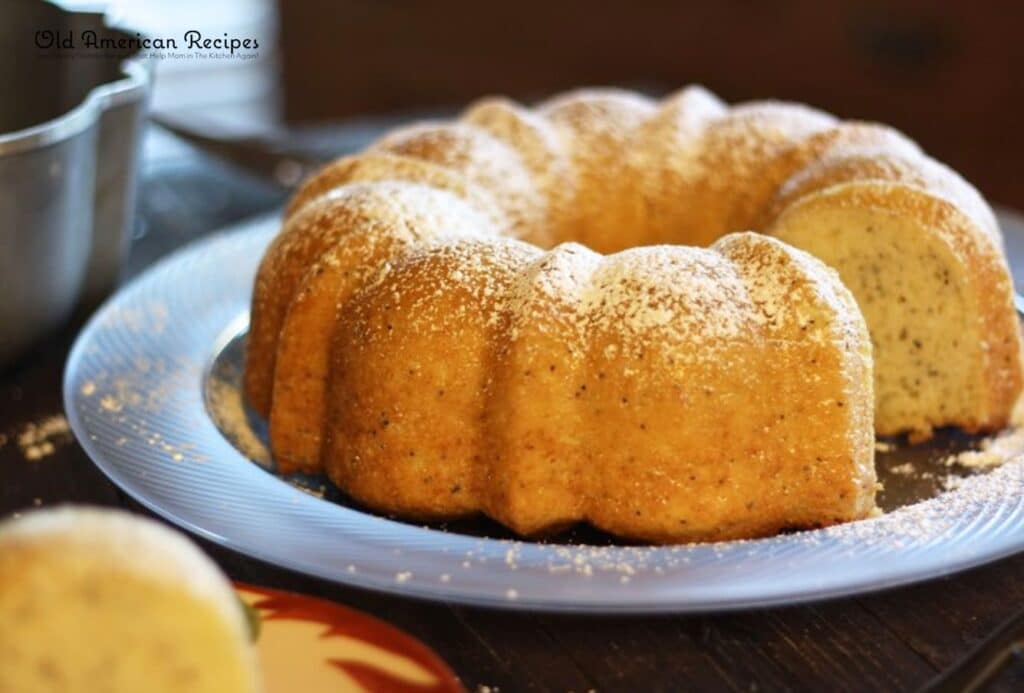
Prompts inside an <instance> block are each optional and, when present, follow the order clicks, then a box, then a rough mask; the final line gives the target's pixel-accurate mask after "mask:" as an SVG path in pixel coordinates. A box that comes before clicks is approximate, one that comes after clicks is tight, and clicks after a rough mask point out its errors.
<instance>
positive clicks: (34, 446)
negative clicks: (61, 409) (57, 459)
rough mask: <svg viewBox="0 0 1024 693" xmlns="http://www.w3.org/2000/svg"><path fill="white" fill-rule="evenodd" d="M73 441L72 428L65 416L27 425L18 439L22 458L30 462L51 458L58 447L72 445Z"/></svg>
mask: <svg viewBox="0 0 1024 693" xmlns="http://www.w3.org/2000/svg"><path fill="white" fill-rule="evenodd" d="M71 440H72V437H71V427H70V426H69V425H68V420H67V419H66V418H64V415H63V414H55V415H53V416H47V417H46V418H44V419H41V420H39V421H34V422H30V423H27V424H25V426H23V427H22V429H21V431H20V432H19V433H18V438H17V441H18V447H19V448H20V449H21V454H22V456H23V457H24V458H25V459H26V460H29V461H30V462H35V461H36V460H41V459H43V458H44V457H49V456H50V455H52V454H53V453H54V452H56V451H57V446H58V445H63V444H67V443H70V442H71Z"/></svg>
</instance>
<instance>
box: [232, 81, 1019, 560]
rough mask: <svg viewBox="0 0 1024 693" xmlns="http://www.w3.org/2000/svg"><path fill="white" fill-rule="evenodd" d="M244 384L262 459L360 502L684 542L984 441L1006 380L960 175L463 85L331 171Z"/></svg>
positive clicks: (299, 220)
mask: <svg viewBox="0 0 1024 693" xmlns="http://www.w3.org/2000/svg"><path fill="white" fill-rule="evenodd" d="M751 230H753V231H755V232H760V233H750V231H751ZM244 381H245V382H244V384H245V392H246V396H247V398H248V400H249V402H250V403H251V404H252V405H253V406H254V408H255V409H256V410H257V411H258V412H259V413H261V414H262V415H264V416H266V417H267V418H268V419H269V428H270V442H271V447H272V453H273V456H274V458H275V461H276V463H277V465H278V468H279V469H280V470H281V471H285V472H287V471H297V470H298V471H306V472H314V473H316V472H323V471H325V472H326V473H327V474H328V475H329V476H330V478H331V479H332V480H333V481H334V483H335V484H337V485H338V486H339V487H341V488H342V489H343V490H344V491H346V492H347V493H349V494H350V495H352V496H354V497H355V498H357V499H358V500H360V501H362V502H363V503H365V504H366V505H368V506H369V507H371V508H373V509H376V510H378V511H384V512H387V513H392V514H395V515H398V516H401V517H407V518H412V519H438V518H453V517H459V516H463V515H470V514H474V513H485V514H487V515H489V516H491V517H493V518H495V519H497V520H499V521H500V522H502V523H504V524H506V525H508V526H509V527H511V528H513V529H514V530H516V531H517V532H519V533H521V534H525V535H534V534H540V533H545V532H551V531H554V530H557V529H558V528H560V527H564V526H565V525H567V524H571V523H574V522H578V521H588V522H590V523H592V524H594V525H596V526H598V527H601V528H603V529H605V530H607V531H609V532H612V533H615V534H619V535H622V536H626V537H629V538H634V539H644V540H650V541H658V542H683V541H708V540H719V539H734V538H743V537H755V536H763V535H768V534H772V533H775V532H777V531H780V530H782V529H786V528H794V527H816V526H822V525H831V524H835V523H839V522H843V521H846V520H852V519H858V518H863V517H867V516H869V515H871V514H872V513H873V512H874V508H875V503H874V495H875V493H876V484H875V471H874V451H875V448H874V435H875V433H879V434H884V435H888V434H900V433H908V434H910V436H911V437H912V438H913V439H915V440H916V439H921V438H926V437H928V436H929V435H931V431H932V430H933V429H935V428H938V427H943V426H958V427H961V428H963V429H966V430H969V431H975V432H985V431H996V430H999V429H1000V428H1002V427H1003V426H1005V425H1006V424H1007V422H1008V420H1009V417H1010V412H1011V410H1012V408H1013V406H1014V403H1015V402H1016V401H1017V399H1018V398H1019V395H1020V391H1021V387H1022V368H1021V340H1020V334H1019V329H1018V325H1017V321H1016V316H1015V313H1014V309H1013V305H1012V285H1011V282H1010V275H1009V270H1008V268H1007V264H1006V259H1005V256H1004V253H1003V243H1002V239H1001V236H1000V233H999V229H998V225H997V223H996V220H995V216H994V215H993V214H992V211H991V209H990V208H989V206H988V205H987V204H986V203H985V201H984V200H983V198H982V197H981V196H980V195H979V194H978V192H977V191H976V190H975V189H974V188H973V187H972V186H971V185H970V184H969V183H967V182H966V181H965V180H963V178H961V177H960V176H959V175H957V174H956V173H955V172H954V171H952V170H951V169H949V168H948V167H946V166H943V165H942V164H940V163H938V162H936V161H934V160H932V159H930V158H929V157H928V156H927V155H925V154H924V153H922V152H921V150H920V148H919V147H918V146H917V145H916V144H914V143H913V142H912V141H911V140H909V139H908V138H907V137H906V136H904V135H902V134H900V133H899V132H896V131H895V130H893V129H892V128H889V127H886V126H884V125H879V124H873V123H859V122H844V121H840V120H838V119H836V118H835V117H834V116H831V115H829V114H827V113H823V112H821V111H819V110H816V109H813V108H810V107H807V106H804V105H800V104H787V103H780V102H753V103H746V104H739V105H736V106H729V105H727V104H725V103H723V102H722V101H720V100H719V99H718V98H717V97H715V96H714V95H713V94H711V93H710V92H708V91H707V90H705V89H702V88H700V87H688V88H686V89H683V90H681V91H680V92H678V93H676V94H673V95H670V96H668V97H667V98H664V99H661V100H654V99H650V98H647V97H645V96H642V95H639V94H635V93H631V92H626V91H621V90H614V89H604V90H580V91H574V92H570V93H567V94H562V95H559V96H556V97H555V98H552V99H550V100H548V101H546V102H544V103H541V104H539V105H538V106H537V107H536V108H533V109H529V108H524V107H522V106H520V105H518V104H515V103H513V102H511V101H509V100H507V99H502V98H489V99H484V100H482V101H480V102H477V103H476V104H473V105H472V106H471V107H470V108H468V109H467V111H466V112H465V113H464V114H463V116H462V117H460V118H459V119H457V120H455V121H452V122H430V123H420V124H416V125H412V126H408V127H404V128H400V129H398V130H396V131H394V132H391V133H388V134H387V135H385V136H384V137H382V138H381V139H380V140H378V141H377V142H375V143H373V144H372V145H371V146H370V147H369V148H368V149H367V150H366V151H364V152H362V153H359V154H355V155H353V156H349V157H345V158H343V159H341V160H339V161H337V162H335V163H333V164H331V165H329V166H327V167H326V168H324V169H323V170H322V171H321V172H320V173H318V174H316V175H315V176H313V177H312V178H311V179H310V180H309V181H307V182H306V183H305V185H304V186H303V187H302V188H301V189H300V191H299V192H298V193H297V194H296V195H295V197H294V198H293V200H292V202H291V203H290V205H289V208H288V211H287V213H286V217H285V221H284V225H283V228H282V231H281V233H280V235H279V236H278V237H277V238H276V240H275V241H274V242H273V243H272V244H271V246H270V248H269V249H268V250H267V252H266V254H265V256H264V258H263V260H262V262H261V265H260V268H259V271H258V273H257V277H256V282H255V286H254V294H253V301H252V322H251V329H250V332H249V341H248V352H247V356H246V366H245V374H244Z"/></svg>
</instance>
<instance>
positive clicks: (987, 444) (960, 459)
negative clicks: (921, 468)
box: [944, 427, 1024, 470]
mask: <svg viewBox="0 0 1024 693" xmlns="http://www.w3.org/2000/svg"><path fill="white" fill-rule="evenodd" d="M1021 454H1024V427H1019V428H1014V429H1011V430H1009V431H1006V432H1004V433H1001V434H999V435H996V436H990V437H988V438H985V439H984V440H983V441H981V448H980V449H979V450H966V451H964V452H959V453H956V454H954V455H950V456H949V457H947V458H946V459H945V460H944V463H945V465H946V466H947V467H952V466H953V465H958V466H960V467H966V468H967V469H978V470H981V469H991V468H992V467H998V466H1000V465H1001V464H1003V463H1004V462H1006V461H1007V460H1010V459H1013V458H1015V457H1018V456H1020V455H1021Z"/></svg>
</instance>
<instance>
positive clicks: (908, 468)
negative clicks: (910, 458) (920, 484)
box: [889, 462, 917, 476]
mask: <svg viewBox="0 0 1024 693" xmlns="http://www.w3.org/2000/svg"><path fill="white" fill-rule="evenodd" d="M889 471H890V472H892V473H893V474H899V475H900V476H912V475H913V474H914V472H916V471H917V467H915V466H914V463H913V462H904V463H903V464H897V465H895V466H893V467H890V468H889Z"/></svg>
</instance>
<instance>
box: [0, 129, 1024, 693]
mask: <svg viewBox="0 0 1024 693" xmlns="http://www.w3.org/2000/svg"><path fill="white" fill-rule="evenodd" d="M150 144H151V146H150V149H149V152H150V153H149V155H148V157H147V162H146V166H145V182H144V189H143V195H142V214H141V218H140V228H139V233H140V238H138V240H137V241H136V243H135V245H134V249H133V255H132V262H131V270H130V271H131V273H137V272H139V271H140V270H142V269H143V268H144V267H145V266H147V265H148V264H150V263H151V262H152V261H153V260H154V259H155V258H157V257H159V256H160V255H162V254H164V253H166V252H168V251H170V250H172V249H173V248H175V247H178V246H180V245H182V244H184V243H186V242H188V241H190V240H192V239H194V238H195V237H197V236H199V235H202V234H203V233H206V232H208V231H210V230H213V229H215V228H218V227H220V226H222V225H224V224H227V223H231V222H235V221H238V220H240V219H242V218H244V217H246V216H248V215H250V214H252V213H255V212H259V211H265V210H267V209H270V208H272V207H274V206H276V205H278V204H280V202H281V200H282V199H283V198H282V194H281V193H280V192H279V191H276V190H274V189H273V188H268V187H265V186H261V185H260V184H258V183H256V182H255V181H252V180H249V179H246V178H245V177H244V176H240V175H238V174H237V173H235V172H231V171H228V170H227V169H225V168H222V167H219V166H217V165H215V164H214V163H213V162H210V161H209V160H206V159H204V158H202V157H200V156H198V155H196V154H195V153H193V152H190V151H189V150H187V149H185V148H183V147H180V146H172V147H169V148H165V149H160V147H154V146H152V142H151V143H150ZM154 152H156V153H154ZM160 152H163V153H160ZM168 152H170V153H168ZM83 314H84V311H83ZM80 322H81V317H79V320H78V321H77V323H76V324H73V325H70V326H69V327H68V328H66V329H65V330H64V331H63V332H62V333H60V334H56V335H53V336H52V337H51V338H50V339H48V340H46V341H45V342H44V343H42V344H40V345H39V346H38V347H37V348H36V349H35V350H34V351H33V352H32V353H30V354H28V355H26V357H25V358H23V359H22V360H21V361H20V362H19V363H17V364H16V365H15V366H13V367H11V368H9V369H7V370H6V371H4V372H3V373H0V434H3V436H4V437H3V438H2V439H0V440H4V441H5V442H4V443H3V445H0V513H2V514H4V515H6V514H9V513H13V512H23V511H25V510H27V509H30V508H32V507H34V506H37V505H52V504H56V503H62V502H88V503H94V504H100V505H109V506H127V507H132V508H133V509H135V510H138V508H136V507H135V506H133V505H132V504H131V503H130V502H129V501H128V500H127V499H126V498H124V497H122V496H121V494H120V493H119V492H118V491H117V490H116V489H115V488H114V487H113V486H112V485H111V484H110V483H109V482H108V481H107V480H106V479H105V478H104V477H103V476H102V475H101V474H100V472H99V471H97V469H96V468H95V467H94V466H93V465H92V463H91V462H90V461H89V459H88V458H87V457H86V456H85V454H84V453H83V452H82V450H81V448H80V447H79V446H78V445H77V444H75V443H74V442H73V441H71V440H70V439H68V440H57V441H56V443H57V445H56V448H55V450H54V452H53V454H50V455H48V456H44V457H42V458H40V459H37V460H34V461H32V460H28V459H26V456H25V454H24V450H23V448H22V446H21V445H20V444H19V442H18V434H19V433H20V432H23V431H24V429H25V427H26V426H27V425H28V424H29V423H31V422H37V421H39V420H41V419H44V418H46V417H48V416H51V415H56V414H59V413H60V412H61V411H62V406H61V401H60V381H61V375H62V371H63V366H64V359H65V357H66V354H67V351H68V349H69V347H70V344H71V341H72V340H73V338H74V335H75V333H76V331H77V327H78V326H79V325H80ZM204 548H205V549H206V550H207V551H208V552H209V553H210V554H211V555H212V556H213V557H214V558H215V559H216V560H217V561H218V562H219V563H220V564H221V566H223V568H224V569H225V570H226V571H227V572H228V574H229V575H231V576H232V577H233V578H236V579H241V580H244V581H246V582H251V583H255V584H262V585H267V586H271V587H278V588H285V589H290V590H297V591H301V592H305V593H308V594H313V595H317V596H322V597H327V598H330V599H334V600H337V601H339V602H342V603H344V604H347V605H350V606H353V607H356V608H359V609H362V610H364V611H367V612H369V613H371V614H374V615H376V616H379V617H381V618H384V619H386V620H388V621H390V622H392V623H394V624H395V625H397V626H399V627H401V628H404V629H406V630H407V631H409V632H410V633H412V634H414V635H416V636H418V637H419V638H421V639H422V640H424V641H425V642H426V643H428V644H429V645H431V646H432V647H433V648H435V649H436V650H437V651H438V652H439V653H440V654H441V656H442V657H444V658H445V659H447V660H448V662H449V663H450V664H451V666H452V668H453V669H454V670H455V671H456V672H457V673H458V674H459V675H460V676H461V678H462V680H463V682H464V683H465V685H466V687H467V688H468V689H469V690H471V691H472V690H477V689H480V690H486V688H485V687H489V688H490V690H492V691H493V690H496V689H498V690H500V691H503V692H509V691H587V690H598V691H661V690H665V691H677V690H710V691H716V690H726V691H774V690H822V691H826V690H827V691H870V690H880V691H890V690H892V691H903V690H914V689H916V688H918V687H920V686H921V685H923V684H924V683H926V682H927V681H929V680H930V679H931V678H932V677H933V676H935V675H936V673H937V672H939V671H941V670H942V669H944V668H946V667H948V666H950V665H951V664H953V663H954V662H955V661H956V660H958V658H960V657H962V656H963V655H964V654H965V653H966V652H967V651H968V650H969V649H970V648H971V646H972V645H973V644H974V643H976V642H978V641H979V640H980V639H981V638H983V637H984V636H985V635H986V634H988V633H989V632H991V631H992V630H993V629H995V628H996V627H997V626H998V625H999V624H1000V623H1001V622H1003V621H1004V620H1005V619H1006V618H1007V617H1009V616H1010V615H1012V614H1014V613H1015V612H1017V611H1018V610H1019V609H1021V608H1022V607H1024V555H1021V556H1017V557H1013V558H1009V559H1006V560H1003V561H1000V562H998V563H995V564H992V565H989V566H986V567H982V568H978V569H975V570H972V571H970V572H967V573H963V574H960V575H957V576H953V577H948V578H944V579H940V580H935V581H933V582H930V583H927V584H922V585H918V586H914V587H908V588H903V589H899V590H894V591H891V592H886V593H882V594H877V595H873V596H868V597H860V598H853V599H844V600H839V601H832V602H828V603H822V604H816V605H812V606H803V607H795V608H786V609H772V610H768V611H752V612H742V613H733V614H724V615H714V616H700V617H685V618H682V617H674V616H662V617H642V618H640V617H616V618H604V617H569V616H540V615H533V614H516V613H502V612H492V611H485V610H479V609H472V608H464V607H456V606H449V605H445V604H432V603H424V602H418V601H413V600H403V599H401V598H395V597H390V596H381V595H378V594H373V593H368V592H363V591H357V590H353V589H349V588H345V587H341V586H338V585H334V584H331V583H328V582H324V581H320V580H316V579H313V578H309V577H305V576H302V575H298V574H295V573H292V572H289V571H285V570H282V569H279V568H275V567H272V566H269V565H265V564H262V563H259V562H257V561H254V560H252V559H249V558H246V557H244V556H239V555H236V554H233V553H230V552H228V551H226V550H223V549H220V548H218V547H215V546H211V545H208V544H204ZM1022 687H1024V679H1022V678H1020V677H1019V672H1014V671H1010V672H1008V673H1007V675H1005V676H1004V677H1002V679H1001V680H1000V683H999V685H998V686H997V687H996V690H1020V689H1021V688H1022Z"/></svg>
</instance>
